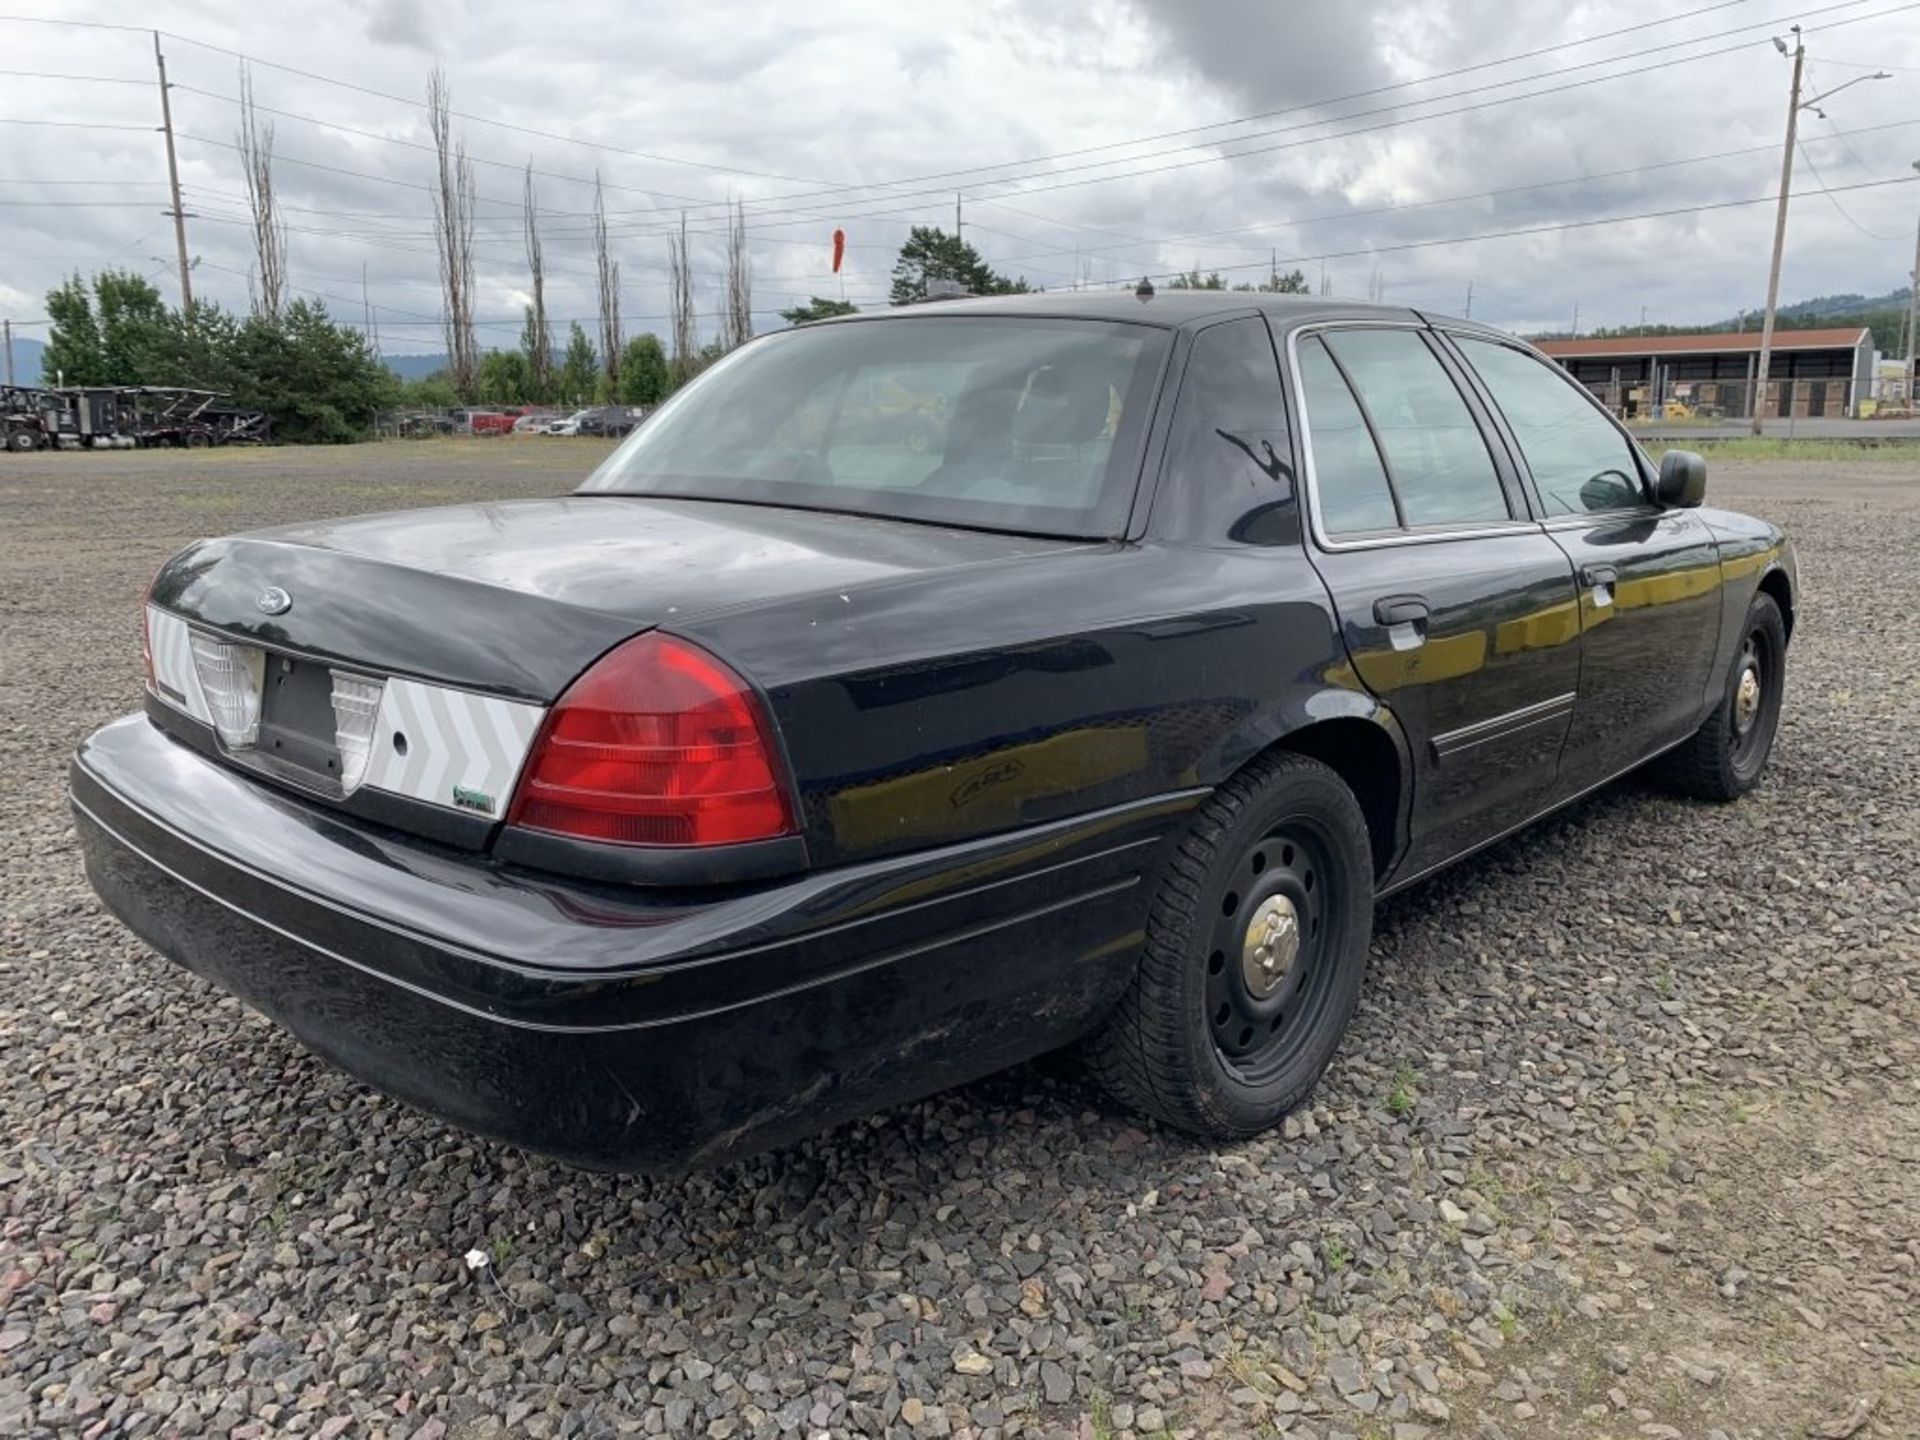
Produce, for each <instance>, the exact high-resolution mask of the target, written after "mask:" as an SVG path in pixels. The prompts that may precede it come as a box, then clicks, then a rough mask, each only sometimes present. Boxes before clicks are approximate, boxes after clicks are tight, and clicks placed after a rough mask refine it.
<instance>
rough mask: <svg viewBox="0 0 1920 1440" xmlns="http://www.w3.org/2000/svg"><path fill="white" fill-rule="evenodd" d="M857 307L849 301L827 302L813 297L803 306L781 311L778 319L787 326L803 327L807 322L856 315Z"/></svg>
mask: <svg viewBox="0 0 1920 1440" xmlns="http://www.w3.org/2000/svg"><path fill="white" fill-rule="evenodd" d="M859 313H860V310H859V307H858V306H856V305H855V304H854V303H853V302H852V301H850V300H827V299H823V298H822V297H820V296H818V295H815V296H814V297H813V298H812V299H811V300H809V301H807V303H806V304H804V305H796V306H794V307H793V309H791V310H782V311H781V312H780V318H781V319H782V320H784V321H786V322H787V323H788V324H789V325H804V324H806V323H807V322H808V321H809V320H831V319H832V318H833V317H834V316H835V315H857V314H859Z"/></svg>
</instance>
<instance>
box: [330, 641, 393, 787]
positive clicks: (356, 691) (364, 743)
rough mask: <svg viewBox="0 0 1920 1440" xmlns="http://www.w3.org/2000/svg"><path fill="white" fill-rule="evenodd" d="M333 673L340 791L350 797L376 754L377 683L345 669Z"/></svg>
mask: <svg viewBox="0 0 1920 1440" xmlns="http://www.w3.org/2000/svg"><path fill="white" fill-rule="evenodd" d="M332 674H333V744H334V748H335V749H336V750H338V751H339V752H340V788H341V789H343V790H345V791H346V793H347V794H349V795H351V794H352V793H353V792H354V791H355V790H356V789H358V788H359V786H360V782H361V780H362V779H364V778H365V777H366V773H367V760H368V759H369V757H371V756H372V754H373V722H374V720H375V719H376V718H378V716H379V714H380V693H381V691H382V689H383V688H384V687H383V686H382V685H381V683H380V682H379V681H378V680H368V679H365V678H364V677H362V676H359V675H349V674H348V673H347V672H346V671H344V670H335V671H333V672H332Z"/></svg>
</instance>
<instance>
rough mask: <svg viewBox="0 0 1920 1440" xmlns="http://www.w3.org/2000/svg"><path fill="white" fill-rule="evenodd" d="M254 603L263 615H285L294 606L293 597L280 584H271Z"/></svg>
mask: <svg viewBox="0 0 1920 1440" xmlns="http://www.w3.org/2000/svg"><path fill="white" fill-rule="evenodd" d="M253 603H254V604H255V605H257V606H259V607H260V613H261V614H262V615H284V614H286V613H287V611H289V610H291V609H292V608H293V597H292V596H291V595H289V594H288V593H287V592H286V591H284V590H282V589H281V588H280V587H279V586H278V585H269V586H267V588H266V589H264V590H262V591H261V592H260V596H259V598H258V599H256V600H255V601H254V602H253Z"/></svg>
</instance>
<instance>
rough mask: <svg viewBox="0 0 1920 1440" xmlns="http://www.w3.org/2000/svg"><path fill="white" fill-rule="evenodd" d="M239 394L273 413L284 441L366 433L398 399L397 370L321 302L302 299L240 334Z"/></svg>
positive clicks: (330, 440)
mask: <svg viewBox="0 0 1920 1440" xmlns="http://www.w3.org/2000/svg"><path fill="white" fill-rule="evenodd" d="M236 351H237V353H236V356H235V367H234V368H235V383H234V386H233V397H234V399H235V401H236V402H238V403H239V404H240V405H242V406H245V407H247V408H249V409H254V410H264V411H266V412H267V413H268V414H269V415H271V416H272V417H273V430H274V435H275V436H276V437H277V438H279V439H282V440H294V441H303V442H307V443H317V444H336V443H339V442H341V441H346V440H359V439H364V438H365V437H366V435H367V434H368V433H369V432H370V430H371V428H372V425H373V419H374V416H375V415H377V414H378V413H379V412H380V411H381V410H384V409H390V408H391V407H392V406H393V405H394V403H395V402H396V401H397V400H398V399H399V394H400V391H399V387H398V386H397V385H396V384H395V383H394V378H393V372H392V371H390V370H388V369H387V368H386V367H385V366H384V365H382V364H380V362H379V361H378V360H376V359H375V358H374V356H373V352H372V350H371V349H369V348H368V346H367V342H366V339H365V338H364V337H363V336H362V335H361V333H360V331H359V330H358V329H355V328H352V327H349V326H345V325H336V324H334V323H333V320H332V318H331V317H330V316H329V315H328V314H327V307H326V306H325V305H323V304H321V303H319V302H318V301H312V300H296V301H294V302H293V303H292V304H291V305H289V306H287V308H286V311H285V313H284V314H282V315H281V316H279V317H278V318H277V319H276V318H275V317H273V316H253V317H251V318H249V319H248V320H246V321H245V322H243V323H242V324H241V325H240V327H239V331H238V333H237V336H236Z"/></svg>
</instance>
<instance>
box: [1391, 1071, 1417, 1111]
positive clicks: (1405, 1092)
mask: <svg viewBox="0 0 1920 1440" xmlns="http://www.w3.org/2000/svg"><path fill="white" fill-rule="evenodd" d="M1419 1083H1420V1076H1419V1074H1418V1072H1416V1071H1415V1070H1414V1068H1413V1067H1412V1066H1411V1065H1409V1064H1407V1063H1406V1062H1405V1061H1404V1060H1403V1061H1401V1062H1400V1065H1399V1068H1397V1069H1396V1070H1395V1071H1394V1072H1393V1088H1392V1089H1391V1090H1389V1091H1388V1092H1387V1113H1388V1114H1389V1115H1393V1116H1397V1117H1399V1118H1400V1119H1405V1118H1406V1117H1407V1116H1409V1115H1411V1114H1412V1113H1413V1107H1414V1106H1415V1104H1417V1103H1418V1098H1419V1097H1418V1096H1417V1095H1416V1094H1415V1093H1414V1087H1416V1086H1417V1085H1419Z"/></svg>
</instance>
